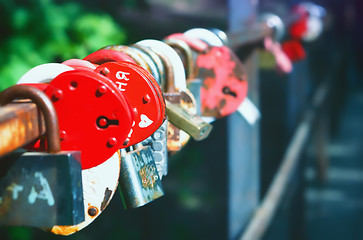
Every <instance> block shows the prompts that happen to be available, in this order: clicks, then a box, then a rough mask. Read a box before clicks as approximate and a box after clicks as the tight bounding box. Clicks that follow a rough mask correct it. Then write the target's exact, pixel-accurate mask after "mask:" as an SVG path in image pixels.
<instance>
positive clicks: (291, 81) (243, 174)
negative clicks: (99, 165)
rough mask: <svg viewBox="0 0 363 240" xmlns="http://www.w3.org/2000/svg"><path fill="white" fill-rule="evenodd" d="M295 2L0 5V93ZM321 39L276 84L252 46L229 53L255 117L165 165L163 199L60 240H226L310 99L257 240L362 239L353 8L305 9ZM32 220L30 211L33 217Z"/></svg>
mask: <svg viewBox="0 0 363 240" xmlns="http://www.w3.org/2000/svg"><path fill="white" fill-rule="evenodd" d="M299 2H300V1H295V0H291V1H288V0H260V1H258V0H240V1H237V0H235V1H234V0H230V1H224V0H209V1H207V0H184V1H177V0H136V1H132V0H124V1H115V0H102V1H99V0H87V1H85V0H79V1H67V0H39V1H36V0H22V1H20V0H15V1H7V0H0V18H1V21H0V34H1V38H0V90H3V89H5V88H7V87H9V86H11V85H13V84H15V83H16V81H17V80H18V79H19V78H20V77H21V76H22V75H23V74H24V73H26V72H27V71H28V70H29V69H31V68H32V67H35V66H37V65H40V64H43V63H49V62H62V61H64V60H67V59H70V58H83V57H85V56H87V55H88V54H90V53H92V52H94V51H96V50H98V49H99V48H101V47H104V46H106V45H110V44H123V45H129V44H132V43H135V42H136V41H139V40H143V39H150V38H151V39H162V38H163V37H165V36H167V35H169V34H172V33H178V32H184V31H186V30H188V29H191V28H194V27H203V28H219V29H221V30H223V31H229V30H231V29H233V30H236V29H237V30H238V28H239V27H241V28H242V27H243V26H246V25H248V24H251V23H253V22H254V21H255V20H256V19H257V16H258V15H259V14H260V13H262V12H266V11H269V12H273V13H276V14H280V13H281V14H284V13H286V12H287V11H288V9H290V8H291V6H293V5H294V4H296V3H299ZM313 2H314V3H317V4H320V5H321V6H323V7H324V8H325V9H326V10H327V12H328V15H327V18H326V22H325V26H326V28H325V30H324V33H323V34H322V36H321V37H320V38H319V39H317V40H316V41H314V42H311V43H306V44H304V45H303V46H304V48H305V50H306V53H307V57H306V59H304V60H301V61H298V62H296V63H295V64H294V71H293V72H292V73H291V74H287V75H282V74H279V73H277V72H275V71H274V70H269V69H264V68H261V67H260V66H259V60H260V59H261V55H260V52H259V51H258V48H257V47H256V46H258V45H259V44H261V43H254V44H250V45H248V46H243V47H241V48H238V49H236V53H238V56H239V57H240V58H241V60H242V61H243V63H244V64H245V66H246V70H247V72H248V76H249V98H250V99H251V100H252V101H253V102H254V103H255V104H256V105H257V106H258V107H259V109H260V111H261V116H262V118H261V119H260V121H259V122H258V123H257V124H255V125H253V126H251V125H249V124H248V123H247V122H246V121H245V120H244V119H242V118H241V117H240V116H238V115H236V114H234V115H232V116H230V117H228V118H224V119H220V120H217V121H215V122H214V123H213V126H214V129H213V131H212V133H211V135H210V136H209V137H208V139H206V140H205V141H202V142H195V141H191V142H189V144H188V145H187V146H186V147H185V148H184V149H183V150H182V151H180V152H179V153H177V154H176V155H174V156H173V157H172V158H170V160H169V166H170V167H169V175H168V176H166V177H165V178H164V179H163V187H164V190H165V196H164V197H163V198H161V199H158V200H156V201H155V202H152V203H150V204H148V205H146V206H144V207H141V208H138V209H133V210H127V211H126V210H124V209H123V205H122V201H121V197H120V196H119V195H118V194H115V196H114V198H113V200H112V201H111V203H110V205H109V206H108V207H107V208H106V210H105V211H104V212H103V214H102V215H100V216H99V217H98V218H97V219H96V220H95V221H94V222H93V223H92V224H91V225H90V226H88V227H87V228H85V229H84V230H82V231H80V232H79V233H76V234H74V235H71V236H69V237H67V239H159V240H162V239H238V238H239V236H241V234H243V232H244V231H245V229H246V227H247V226H248V222H249V221H250V220H251V219H252V216H253V213H254V211H255V210H256V209H257V207H258V206H259V204H260V203H261V202H262V200H263V199H264V197H265V196H266V193H267V191H268V188H269V186H270V184H271V182H272V180H273V178H274V176H275V174H276V172H277V170H278V168H279V166H280V164H281V160H282V159H283V157H284V154H285V152H286V149H287V148H288V146H289V143H290V141H291V137H292V136H293V134H294V132H295V130H296V128H297V126H298V124H299V122H300V120H301V119H303V116H304V111H305V110H306V109H307V108H308V107H309V106H310V103H311V98H312V96H313V94H314V92H315V90H316V89H317V88H318V87H319V86H320V84H321V83H323V82H325V81H326V82H328V83H329V94H328V100H327V102H326V104H325V107H324V109H323V110H322V111H321V112H320V114H319V116H318V120H317V121H316V124H315V128H314V129H313V131H312V134H311V137H310V138H309V139H308V142H307V145H306V147H305V148H304V151H303V153H302V154H301V155H300V157H299V162H298V165H297V167H296V169H294V172H293V174H292V175H293V178H292V179H291V181H289V186H288V188H287V189H286V191H285V192H284V195H283V198H282V201H281V202H280V203H279V206H278V209H277V212H276V214H275V215H274V217H273V219H272V223H271V224H270V225H269V227H268V229H267V231H266V233H265V234H264V236H263V239H279V240H282V239H294V240H295V239H308V240H313V239H330V240H335V239H363V228H362V225H363V148H362V147H363V125H362V122H363V82H362V77H363V75H362V73H363V63H362V61H363V60H362V57H361V56H362V53H363V48H362V44H363V39H362V38H363V28H362V26H363V15H362V9H363V6H362V5H363V2H362V1H360V0H346V1H340V0H321V1H313ZM39 214H41V213H39ZM0 239H9V240H18V239H24V240H27V239H65V238H64V237H62V236H55V235H51V234H49V233H47V232H44V231H42V230H39V229H36V228H28V227H0Z"/></svg>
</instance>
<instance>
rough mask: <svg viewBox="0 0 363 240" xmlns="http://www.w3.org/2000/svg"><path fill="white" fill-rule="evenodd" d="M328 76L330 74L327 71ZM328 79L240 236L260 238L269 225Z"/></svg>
mask: <svg viewBox="0 0 363 240" xmlns="http://www.w3.org/2000/svg"><path fill="white" fill-rule="evenodd" d="M329 76H330V74H329ZM329 80H330V79H329V78H328V79H327V80H325V81H324V82H323V83H322V84H321V86H320V87H319V88H318V89H317V90H316V92H315V94H314V96H313V99H312V106H311V108H309V109H308V110H306V112H305V113H304V115H303V119H302V121H301V122H300V124H299V126H298V127H297V129H296V131H295V133H294V135H293V137H292V140H291V142H290V144H289V145H288V147H287V150H286V152H285V155H284V157H283V160H282V163H281V165H280V167H279V169H278V171H277V173H276V175H275V177H274V179H273V181H272V183H271V185H270V188H269V190H268V192H267V194H266V196H265V198H264V199H263V201H262V203H261V205H260V206H259V207H258V208H257V209H256V211H255V213H254V215H253V217H252V219H251V221H250V222H249V224H248V225H247V227H246V229H245V231H244V232H243V234H242V236H241V237H240V240H252V239H253V240H258V239H261V238H262V237H263V235H264V233H265V232H266V230H267V228H268V226H269V225H270V223H271V221H272V220H273V217H274V216H275V213H276V211H277V208H278V206H279V204H280V203H281V198H282V196H283V195H284V193H285V192H286V190H287V187H288V183H289V182H290V180H291V178H292V176H293V173H294V171H295V169H296V167H297V166H298V163H299V160H300V156H301V153H302V152H303V150H304V147H305V146H306V143H307V140H308V138H309V136H310V132H311V130H312V127H313V124H314V120H315V119H316V118H317V115H318V112H319V109H321V107H322V106H323V105H324V101H325V100H326V98H327V95H328V92H329V89H330V85H329V83H330V81H329Z"/></svg>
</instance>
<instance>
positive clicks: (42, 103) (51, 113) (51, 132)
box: [0, 85, 61, 153]
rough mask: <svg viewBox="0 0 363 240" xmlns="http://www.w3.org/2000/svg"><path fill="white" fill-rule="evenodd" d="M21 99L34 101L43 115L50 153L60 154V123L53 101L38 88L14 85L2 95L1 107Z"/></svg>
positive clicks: (0, 94)
mask: <svg viewBox="0 0 363 240" xmlns="http://www.w3.org/2000/svg"><path fill="white" fill-rule="evenodd" d="M19 98H23V99H30V100H32V101H33V102H34V103H35V104H36V105H37V107H38V108H39V109H40V111H41V112H42V113H43V116H44V120H45V128H46V136H47V141H48V153H57V152H60V151H61V147H60V137H59V123H58V117H57V112H56V110H55V108H54V106H53V103H52V101H51V100H50V99H49V98H48V96H47V95H46V94H45V93H44V92H43V91H41V90H39V89H38V88H35V87H32V86H28V85H14V86H11V87H9V88H7V89H5V90H4V91H2V92H1V93H0V106H4V105H6V104H9V103H11V102H12V101H13V100H15V99H19Z"/></svg>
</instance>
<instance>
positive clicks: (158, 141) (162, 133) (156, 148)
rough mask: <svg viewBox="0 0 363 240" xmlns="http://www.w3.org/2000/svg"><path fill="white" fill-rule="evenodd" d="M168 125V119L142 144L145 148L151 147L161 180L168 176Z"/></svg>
mask: <svg viewBox="0 0 363 240" xmlns="http://www.w3.org/2000/svg"><path fill="white" fill-rule="evenodd" d="M167 125H168V120H167V119H166V120H165V121H164V123H163V124H162V125H161V126H160V127H159V128H158V130H156V131H155V132H154V133H153V134H152V135H151V136H150V137H148V138H147V139H145V140H144V141H143V142H142V144H143V145H144V146H150V147H151V151H152V154H153V157H154V161H155V164H156V169H157V170H158V173H159V177H160V179H162V178H163V176H166V175H167V174H168V146H167V134H168V133H167Z"/></svg>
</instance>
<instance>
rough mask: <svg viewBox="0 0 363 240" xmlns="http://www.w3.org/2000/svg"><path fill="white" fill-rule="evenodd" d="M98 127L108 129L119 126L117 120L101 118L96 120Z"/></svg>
mask: <svg viewBox="0 0 363 240" xmlns="http://www.w3.org/2000/svg"><path fill="white" fill-rule="evenodd" d="M96 124H97V127H99V128H102V129H105V128H108V127H109V126H110V125H119V122H118V120H117V119H108V118H107V117H105V116H99V117H98V118H97V120H96Z"/></svg>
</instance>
